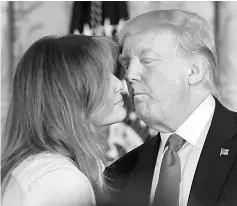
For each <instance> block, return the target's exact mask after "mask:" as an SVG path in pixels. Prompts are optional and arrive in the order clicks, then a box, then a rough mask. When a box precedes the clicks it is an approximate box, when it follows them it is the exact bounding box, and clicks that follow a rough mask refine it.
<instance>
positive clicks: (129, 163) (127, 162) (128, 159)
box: [105, 143, 146, 175]
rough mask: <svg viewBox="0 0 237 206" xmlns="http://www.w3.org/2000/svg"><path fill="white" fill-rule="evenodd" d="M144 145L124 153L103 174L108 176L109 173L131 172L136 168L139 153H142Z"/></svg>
mask: <svg viewBox="0 0 237 206" xmlns="http://www.w3.org/2000/svg"><path fill="white" fill-rule="evenodd" d="M144 144H146V143H143V144H142V145H140V146H138V147H137V148H135V149H133V150H131V151H130V152H128V153H126V154H125V155H124V156H122V157H120V158H119V159H118V160H116V161H115V162H113V163H112V164H111V165H109V166H108V167H106V169H105V173H106V174H108V175H109V174H111V173H113V174H114V173H119V174H125V173H128V172H129V171H131V170H132V169H133V168H134V167H135V166H136V162H137V160H138V157H139V153H140V152H141V151H142V148H143V147H144Z"/></svg>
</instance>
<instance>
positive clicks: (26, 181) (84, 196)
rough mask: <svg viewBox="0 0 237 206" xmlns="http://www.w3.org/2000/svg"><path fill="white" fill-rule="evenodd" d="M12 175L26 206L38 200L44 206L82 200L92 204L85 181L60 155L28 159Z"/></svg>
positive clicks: (45, 154)
mask: <svg viewBox="0 0 237 206" xmlns="http://www.w3.org/2000/svg"><path fill="white" fill-rule="evenodd" d="M12 176H13V177H14V179H15V180H16V181H17V182H18V184H19V185H20V187H21V189H22V192H23V193H24V194H25V197H28V198H26V200H24V201H26V202H27V201H29V205H30V204H35V203H36V202H35V201H38V200H39V201H45V202H44V204H43V205H52V204H60V205H67V203H69V202H70V204H71V205H74V203H75V204H78V201H79V202H81V201H82V200H83V201H86V202H87V203H86V202H85V204H86V205H93V204H94V202H95V200H94V192H93V189H92V186H91V184H90V182H89V180H88V178H87V177H86V176H85V175H84V174H83V173H82V172H81V171H80V170H79V169H78V168H77V167H76V166H75V165H74V164H73V162H72V161H71V160H70V159H68V158H66V157H65V156H63V155H60V154H54V153H41V154H38V155H35V156H31V157H29V158H27V159H26V160H25V161H23V162H22V163H21V164H20V165H19V166H18V167H17V168H16V169H15V170H14V171H13V172H12ZM54 197H55V198H54ZM37 199H38V200H37ZM31 201H33V202H31ZM63 202H65V204H63Z"/></svg>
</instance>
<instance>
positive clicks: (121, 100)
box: [115, 99, 123, 104]
mask: <svg viewBox="0 0 237 206" xmlns="http://www.w3.org/2000/svg"><path fill="white" fill-rule="evenodd" d="M121 102H123V99H120V100H119V101H117V102H115V104H119V103H121Z"/></svg>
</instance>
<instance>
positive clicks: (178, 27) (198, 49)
mask: <svg viewBox="0 0 237 206" xmlns="http://www.w3.org/2000/svg"><path fill="white" fill-rule="evenodd" d="M149 30H153V31H154V30H156V31H159V30H169V31H171V32H172V33H173V34H174V35H175V36H176V39H177V48H178V49H177V50H176V51H177V52H179V54H180V55H182V56H183V57H185V58H191V59H193V60H196V62H197V63H198V62H199V63H200V61H199V60H200V59H201V60H202V61H204V62H205V64H206V67H207V71H206V73H205V75H204V78H203V81H202V83H203V84H204V85H205V86H207V87H208V89H209V90H210V91H211V92H212V94H213V95H215V96H217V97H218V96H219V95H218V89H217V88H218V83H217V80H218V75H217V74H218V71H217V54H216V48H215V42H214V36H213V33H212V31H211V29H210V28H209V25H208V24H207V22H206V21H205V20H204V19H203V18H202V17H200V16H199V15H198V14H196V13H192V12H187V11H182V10H157V11H151V12H148V13H144V14H142V15H139V16H137V17H135V18H133V19H130V20H128V21H127V22H126V23H125V25H124V27H123V28H122V29H121V30H120V32H119V34H118V38H119V44H120V46H123V44H124V40H125V38H126V37H128V36H133V35H137V34H141V33H144V32H147V31H149Z"/></svg>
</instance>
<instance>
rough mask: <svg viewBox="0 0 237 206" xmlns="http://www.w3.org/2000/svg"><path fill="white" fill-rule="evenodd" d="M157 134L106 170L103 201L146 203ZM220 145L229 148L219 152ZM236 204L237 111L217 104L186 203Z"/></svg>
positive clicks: (197, 205) (204, 205)
mask: <svg viewBox="0 0 237 206" xmlns="http://www.w3.org/2000/svg"><path fill="white" fill-rule="evenodd" d="M160 141H161V140H160V135H159V134H158V135H157V136H156V137H154V138H152V139H151V140H149V141H148V142H146V143H144V144H143V145H141V146H139V147H138V148H136V149H134V150H132V151H131V152H129V153H127V154H126V155H124V156H123V157H122V158H120V159H119V160H117V161H116V162H115V163H113V164H112V165H111V166H109V167H107V168H106V170H105V176H106V180H107V184H108V185H109V186H110V187H113V188H114V189H113V190H111V191H110V193H111V194H110V195H111V200H110V202H107V204H105V203H104V204H103V205H128V206H133V205H136V206H139V205H140V206H146V205H149V199H150V192H151V185H152V179H153V173H154V168H155V164H156V158H157V154H158V150H159V145H160ZM221 148H225V149H229V154H228V155H222V156H220V151H221ZM214 205H215V206H216V205H217V206H234V205H236V206H237V113H235V112H232V111H229V110H228V109H226V108H225V107H223V106H222V105H221V104H220V103H219V102H218V101H217V100H216V108H215V111H214V116H213V119H212V123H211V126H210V129H209V132H208V134H207V138H206V141H205V144H204V147H203V149H202V153H201V155H200V159H199V162H198V165H197V169H196V172H195V175H194V179H193V182H192V186H191V190H190V194H189V199H188V206H214Z"/></svg>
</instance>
